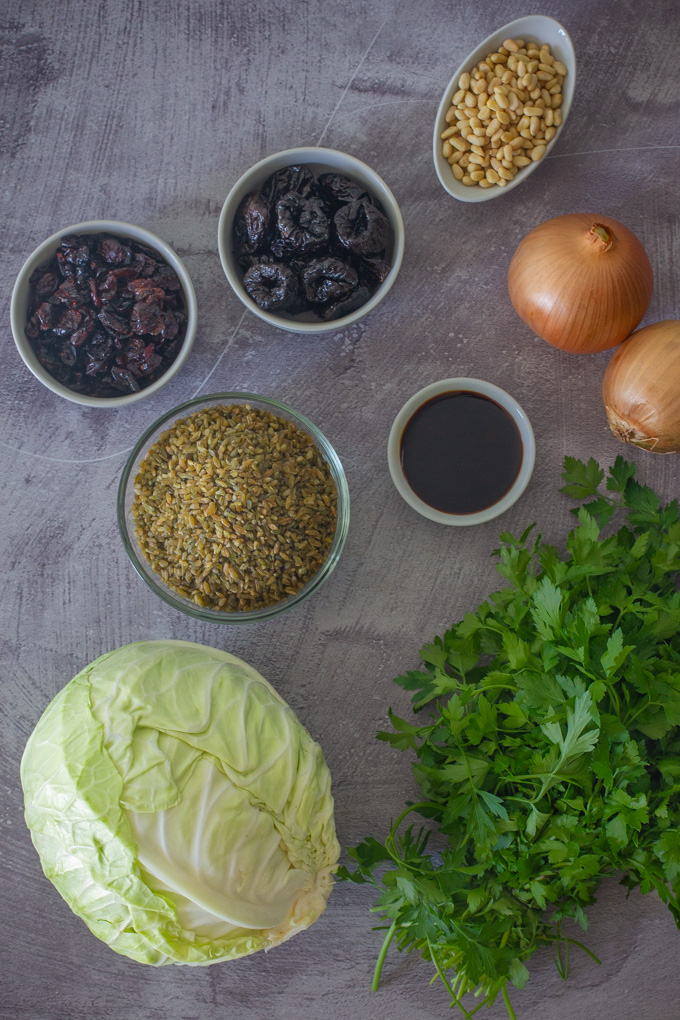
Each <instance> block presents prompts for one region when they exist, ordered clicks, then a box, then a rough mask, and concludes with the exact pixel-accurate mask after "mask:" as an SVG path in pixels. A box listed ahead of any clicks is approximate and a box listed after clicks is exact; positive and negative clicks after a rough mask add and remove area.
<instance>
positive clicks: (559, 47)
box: [432, 14, 576, 202]
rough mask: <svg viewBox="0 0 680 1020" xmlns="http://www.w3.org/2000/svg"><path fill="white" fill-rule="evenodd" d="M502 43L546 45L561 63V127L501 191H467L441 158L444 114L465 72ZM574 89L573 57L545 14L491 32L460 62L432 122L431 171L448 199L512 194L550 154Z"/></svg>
mask: <svg viewBox="0 0 680 1020" xmlns="http://www.w3.org/2000/svg"><path fill="white" fill-rule="evenodd" d="M505 39H524V40H525V41H526V42H537V43H539V44H540V43H548V45H549V46H550V51H551V53H552V54H553V56H554V57H555V59H556V60H560V61H561V62H562V63H563V64H564V66H565V67H566V69H567V75H566V77H565V79H564V83H563V85H562V106H561V110H562V124H561V125H560V127H559V128H558V129H557V131H556V133H555V137H554V138H553V139H551V141H550V142H548V145H547V146H546V150H545V153H544V154H543V157H542V158H541V159H539V160H538V162H536V163H530V164H529V166H526V167H523V168H522V169H521V170H519V171H518V172H517V174H516V175H515V176H514V177H513V179H512V180H511V181H508V183H507V184H506V186H505V187H504V188H499V187H498V186H495V187H493V188H480V187H478V186H477V185H475V186H474V187H473V186H470V187H467V186H466V185H465V184H462V183H461V182H460V181H457V180H456V178H455V177H454V176H453V173H452V171H451V166H450V164H449V163H448V162H447V161H446V159H445V158H444V156H443V155H442V138H441V136H442V132H443V131H445V130H446V128H447V127H449V125H448V124H447V123H446V113H447V111H448V109H449V107H450V106H451V97H452V95H453V94H454V93H455V92H456V91H457V89H458V79H459V78H460V76H461V74H463V72H464V71H471V70H472V68H473V67H476V65H477V64H478V63H479V61H480V60H483V59H484V57H486V56H487V55H488V54H489V53H493V52H494V51H495V50H497V49H498V47H499V46H502V45H503V41H504V40H505ZM575 85H576V55H575V53H574V47H573V45H572V42H571V39H570V38H569V35H568V33H567V30H566V29H565V28H563V26H562V25H560V23H559V21H555V20H554V18H548V17H546V16H545V15H544V14H529V15H527V17H525V18H518V19H517V20H516V21H511V22H510V23H509V24H507V25H504V26H503V27H502V28H499V29H498V31H497V32H493V33H492V34H491V35H490V36H488V37H487V38H486V39H485V40H484V42H482V43H480V44H479V46H478V47H477V49H475V50H473V51H472V53H470V54H469V56H467V57H466V58H465V60H464V61H463V62H462V64H461V65H460V67H459V68H458V69H457V71H456V73H455V74H454V75H453V76H452V78H451V81H450V82H449V84H448V85H447V86H446V89H445V91H444V95H443V97H442V101H441V103H440V104H439V109H438V111H437V116H436V118H435V122H434V137H433V141H432V155H433V157H434V167H435V170H436V171H437V177H438V178H439V180H440V182H441V185H442V187H443V188H444V190H445V191H448V193H449V195H452V196H453V198H457V199H458V200H459V201H460V202H488V201H489V199H491V198H498V197H499V196H500V195H505V194H507V192H508V191H512V189H513V188H516V187H517V185H518V184H521V183H522V181H525V180H526V179H527V177H528V176H529V174H531V173H533V172H534V170H535V169H536V167H538V166H540V165H541V164H542V163H543V162H544V161H545V159H546V157H547V156H548V155H549V154H550V152H551V150H552V148H553V146H554V145H555V142H556V141H557V140H558V138H559V137H560V135H561V133H562V129H563V128H564V125H565V123H566V121H567V117H568V115H569V110H570V109H571V103H572V100H573V98H574V87H575Z"/></svg>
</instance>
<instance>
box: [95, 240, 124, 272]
mask: <svg viewBox="0 0 680 1020" xmlns="http://www.w3.org/2000/svg"><path fill="white" fill-rule="evenodd" d="M99 251H100V252H101V257H102V258H103V259H104V262H107V263H108V264H109V265H114V266H119V265H122V263H124V262H126V261H127V262H129V261H130V258H131V254H130V249H129V248H127V247H126V246H125V245H123V244H121V243H120V241H118V240H117V239H116V238H115V237H104V238H103V239H102V241H101V242H100V245H99Z"/></svg>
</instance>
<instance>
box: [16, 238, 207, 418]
mask: <svg viewBox="0 0 680 1020" xmlns="http://www.w3.org/2000/svg"><path fill="white" fill-rule="evenodd" d="M11 321H12V333H13V335H14V342H15V343H16V346H17V349H18V351H19V354H20V355H21V357H22V358H23V360H24V362H25V364H26V366H27V367H28V368H29V369H30V371H31V372H32V373H33V375H34V376H35V377H36V378H37V379H39V380H40V382H41V383H43V385H45V386H46V387H47V388H48V389H50V390H52V392H53V393H58V394H59V396H61V397H65V398H66V399H67V400H72V401H74V402H75V403H77V404H85V405H87V406H89V407H119V406H121V405H123V404H131V403H134V402H136V401H138V400H141V399H143V398H144V397H147V396H151V394H153V393H155V392H157V391H158V390H159V389H160V388H161V387H162V386H165V385H166V383H168V382H169V381H170V380H171V379H172V377H173V376H174V375H176V373H177V372H179V370H180V368H181V367H182V365H183V364H184V362H185V361H186V359H187V357H188V355H189V352H190V350H191V347H192V345H193V342H194V337H195V334H196V296H195V294H194V288H193V284H192V282H191V279H190V277H189V274H188V273H187V271H186V269H185V267H184V264H183V263H182V261H181V260H180V259H179V258H178V256H177V254H176V253H175V252H174V251H173V250H172V248H171V247H170V246H169V245H168V244H166V243H165V241H163V240H161V238H160V237H157V236H156V235H155V234H152V233H151V231H149V230H145V229H143V228H142V227H137V226H134V225H133V224H131V223H121V222H118V221H117V220H89V221H87V222H84V223H76V224H74V225H73V226H71V227H66V228H65V229H64V230H60V231H59V232H58V233H56V234H52V236H51V237H48V238H47V240H46V241H43V243H42V244H41V245H39V246H38V247H37V248H36V250H35V251H34V252H33V254H32V255H31V256H30V257H29V258H28V259H27V260H26V262H25V263H24V265H23V267H22V269H21V271H20V273H19V275H18V277H17V281H16V283H15V285H14V291H13V293H12V304H11Z"/></svg>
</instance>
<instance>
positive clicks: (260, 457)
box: [132, 404, 337, 612]
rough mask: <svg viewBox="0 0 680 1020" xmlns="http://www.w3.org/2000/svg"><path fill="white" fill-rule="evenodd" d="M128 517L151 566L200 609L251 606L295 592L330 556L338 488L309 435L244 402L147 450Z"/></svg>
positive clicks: (191, 419) (205, 413)
mask: <svg viewBox="0 0 680 1020" xmlns="http://www.w3.org/2000/svg"><path fill="white" fill-rule="evenodd" d="M132 517H133V520H134V523H135V531H136V535H137V540H138V542H139V545H140V548H141V551H142V553H143V555H144V556H145V558H146V560H147V561H148V563H149V565H150V566H151V568H152V570H153V571H154V572H155V573H156V574H158V576H159V577H161V579H162V580H163V581H164V582H165V584H167V585H168V586H169V587H170V588H172V589H173V590H174V591H175V592H177V593H178V594H179V595H181V596H183V597H184V598H186V599H189V600H190V601H191V602H194V603H195V604H196V605H198V606H200V607H202V608H210V609H215V610H221V611H224V612H248V611H252V610H255V609H262V608H265V607H267V606H271V605H274V604H275V603H277V602H280V601H282V600H283V599H286V598H288V597H289V596H290V595H294V594H295V593H296V592H298V591H299V590H300V589H301V588H302V587H303V586H304V585H305V584H306V583H307V582H308V581H309V580H310V579H311V578H312V577H313V576H314V575H315V574H316V573H317V572H318V570H319V569H320V568H321V566H322V565H323V563H324V561H325V560H326V558H327V556H328V553H329V550H330V547H331V543H332V541H333V536H334V534H335V529H336V524H337V491H336V487H335V482H334V481H333V478H332V476H331V472H330V468H329V466H328V464H327V462H326V461H325V459H324V458H323V456H322V454H321V452H320V451H319V450H318V449H317V447H316V446H315V445H314V442H313V440H312V438H311V437H310V436H309V435H308V434H307V433H306V432H304V431H303V430H302V429H300V428H298V427H297V426H296V425H294V424H293V423H292V422H290V421H288V420H287V419H285V418H280V417H277V416H276V415H275V414H272V413H271V412H270V411H265V410H263V409H260V408H256V407H253V406H251V405H249V404H229V405H220V406H215V407H210V408H206V409H204V410H201V411H196V412H194V414H192V415H189V416H188V417H187V418H182V419H180V420H179V421H177V422H175V423H174V424H173V426H172V427H171V428H170V429H168V430H167V431H166V432H163V433H162V435H161V436H160V438H159V439H158V441H157V442H156V443H154V445H153V446H152V447H151V449H150V450H149V451H148V453H147V454H146V456H145V457H144V459H143V460H142V462H141V464H140V466H139V470H138V472H137V476H136V478H135V483H134V499H133V503H132Z"/></svg>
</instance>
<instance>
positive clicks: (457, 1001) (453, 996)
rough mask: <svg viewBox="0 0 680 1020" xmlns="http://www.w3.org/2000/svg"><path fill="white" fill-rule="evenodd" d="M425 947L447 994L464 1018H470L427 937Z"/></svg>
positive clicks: (468, 1019) (467, 1019) (466, 1019)
mask: <svg viewBox="0 0 680 1020" xmlns="http://www.w3.org/2000/svg"><path fill="white" fill-rule="evenodd" d="M427 948H428V949H429V950H430V957H431V959H432V962H433V964H434V968H435V970H436V971H437V974H439V977H440V978H441V980H442V982H443V984H444V986H445V987H446V990H447V991H448V993H449V995H450V996H451V999H452V1001H453V1002H455V1004H456V1005H457V1006H458V1008H459V1009H460V1010H461V1011H462V1013H463V1016H464V1017H465V1020H470V1016H471V1014H470V1013H468V1011H467V1010H466V1008H465V1006H464V1005H463V1003H462V1002H461V1001H460V999H459V998H458V996H457V995H456V993H455V991H454V990H453V988H452V987H451V984H450V983H449V981H448V979H447V977H446V974H445V973H444V972H443V970H442V969H441V967H440V966H439V961H438V960H437V957H436V956H435V954H434V950H433V948H432V943H431V942H430V940H429V938H428V940H427ZM455 983H456V982H455V981H454V984H455Z"/></svg>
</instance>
